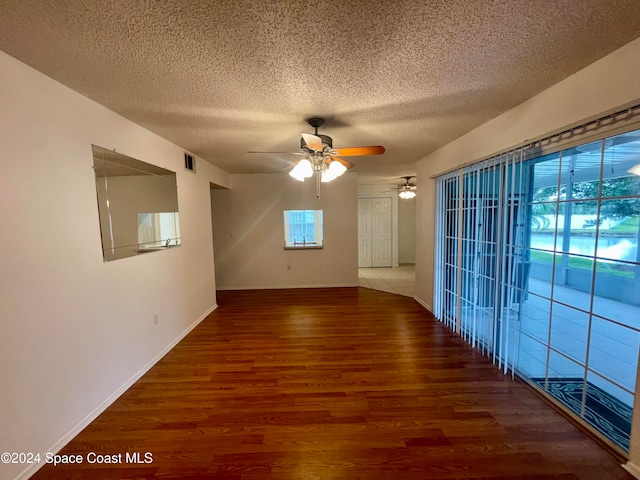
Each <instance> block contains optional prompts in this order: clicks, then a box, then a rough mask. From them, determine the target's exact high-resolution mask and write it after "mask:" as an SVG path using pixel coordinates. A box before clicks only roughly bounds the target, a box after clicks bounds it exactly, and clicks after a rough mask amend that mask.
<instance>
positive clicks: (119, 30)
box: [0, 0, 640, 183]
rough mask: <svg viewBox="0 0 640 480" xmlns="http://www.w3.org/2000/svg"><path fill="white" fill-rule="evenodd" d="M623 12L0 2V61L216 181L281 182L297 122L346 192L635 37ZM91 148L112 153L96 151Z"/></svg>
mask: <svg viewBox="0 0 640 480" xmlns="http://www.w3.org/2000/svg"><path fill="white" fill-rule="evenodd" d="M638 25H640V4H639V3H638V0H619V1H607V0H582V1H579V0H494V1H489V0H431V1H409V0H406V1H400V0H394V1H390V0H389V1H386V0H377V1H372V0H370V1H366V0H336V1H333V0H315V1H314V0H307V1H291V0H290V1H275V0H266V1H265V0H246V1H237V0H226V1H223V0H212V1H194V0H182V1H168V0H148V1H129V0H122V1H115V0H112V1H96V0H93V1H89V0H1V1H0V49H2V50H3V51H5V52H6V53H8V54H9V55H12V56H14V57H16V58H17V59H19V60H21V61H23V62H25V63H27V64H28V65H31V66H32V67H34V68H36V69H38V70H40V71H41V72H43V73H45V74H46V75H48V76H50V77H52V78H54V79H55V80H58V81H60V82H61V83H63V84H65V85H67V86H69V87H70V88H72V89H74V90H76V91H78V92H79V93H81V94H83V95H85V96H87V97H89V98H91V99H93V100H95V101H97V102H98V103H101V104H103V105H105V106H106V107H108V108H110V109H112V110H114V111H116V112H118V113H120V114H122V115H123V116H125V117H127V118H129V119H131V120H132V121H134V122H136V123H138V124H140V125H142V126H144V127H146V128H148V129H150V130H152V131H154V132H156V133H157V134H159V135H161V136H163V137H165V138H167V139H169V140H171V141H173V142H175V143H177V144H179V145H181V146H182V147H184V148H185V149H187V150H189V151H191V152H193V153H195V154H196V155H198V156H200V157H202V158H204V159H205V160H208V161H210V162H212V163H214V164H216V165H218V166H219V167H221V168H223V169H224V170H226V171H228V172H230V173H243V172H246V173H248V172H281V171H283V168H285V167H286V166H287V165H288V164H290V162H292V161H294V160H297V158H296V157H288V156H286V155H249V154H247V153H246V152H247V150H269V151H273V150H275V151H297V148H298V146H299V137H300V136H299V133H300V132H302V131H312V129H311V128H310V127H309V126H308V125H307V124H306V122H305V119H306V118H308V117H310V116H323V117H325V118H326V120H327V122H326V123H325V125H324V126H323V127H322V128H321V130H320V132H321V133H324V134H326V135H330V136H332V137H333V140H334V146H336V147H343V146H345V147H346V146H360V145H384V146H385V147H386V148H387V153H386V154H385V155H382V156H379V157H359V158H354V159H353V160H354V163H355V164H356V168H355V169H354V171H356V172H359V173H360V174H361V180H360V182H361V183H363V181H365V182H366V181H368V180H371V181H375V180H378V181H380V180H384V179H389V178H392V177H397V176H400V175H408V174H412V173H414V172H415V170H414V168H415V167H414V162H415V161H416V160H418V159H419V158H421V157H423V156H424V155H426V154H428V153H430V152H431V151H433V150H435V149H436V148H438V147H440V146H442V145H444V144H446V143H447V142H449V141H451V140H453V139H455V138H457V137H458V136H460V135H462V134H464V133H466V132H467V131H469V130H471V129H472V128H474V127H476V126H478V125H480V124H482V123H484V122H486V121H487V120H489V119H491V118H493V117H495V116H497V115H499V114H500V113H502V112H504V111H506V110H508V109H510V108H512V107H514V106H515V105H517V104H519V103H521V102H523V101H524V100H526V99H528V98H530V97H532V96H533V95H535V94H537V93H539V92H540V91H542V90H544V89H546V88H548V87H550V86H551V85H553V84H554V83H557V82H558V81H560V80H562V79H563V78H565V77H567V76H569V75H571V74H572V73H574V72H576V71H578V70H580V69H581V68H583V67H585V66H587V65H589V64H591V63H593V62H594V61H596V60H598V59H599V58H601V57H603V56H605V55H607V54H608V53H610V52H612V51H613V50H615V49H617V48H619V47H621V46H622V45H624V44H626V43H628V42H630V41H631V40H633V39H635V38H637V37H638V36H640V27H638ZM105 146H106V147H114V146H110V145H105Z"/></svg>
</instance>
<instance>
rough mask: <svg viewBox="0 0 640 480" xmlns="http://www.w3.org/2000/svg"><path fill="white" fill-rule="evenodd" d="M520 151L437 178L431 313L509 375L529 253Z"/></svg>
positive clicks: (524, 186)
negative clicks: (435, 235)
mask: <svg viewBox="0 0 640 480" xmlns="http://www.w3.org/2000/svg"><path fill="white" fill-rule="evenodd" d="M524 158H525V155H524V151H523V150H516V151H513V152H509V153H506V154H503V155H500V156H499V157H495V158H493V159H490V160H488V161H485V162H482V163H479V164H476V165H471V166H467V167H465V168H463V169H461V170H459V171H456V172H451V173H448V174H446V175H443V176H441V177H439V178H438V181H437V207H436V208H437V217H436V223H437V224H436V231H437V232H438V233H437V241H436V269H435V293H436V294H435V296H434V310H435V311H434V314H435V316H436V317H437V318H439V319H441V320H442V321H443V322H444V323H446V324H447V325H448V326H449V327H450V328H451V329H452V330H455V331H456V332H457V333H458V334H460V335H461V336H462V337H463V338H464V339H465V340H467V341H468V342H469V343H470V344H471V345H472V346H474V347H476V348H478V349H480V350H481V351H482V352H483V353H484V354H485V355H489V356H490V357H491V358H492V360H493V361H494V363H496V364H497V365H498V366H499V367H500V368H502V369H503V370H504V372H505V373H506V372H507V371H508V370H509V369H510V365H512V364H513V360H512V358H511V357H510V350H512V349H513V348H514V345H513V343H514V338H515V335H511V332H512V324H513V322H514V321H515V318H516V314H517V311H516V307H515V305H516V300H518V299H519V298H520V297H521V296H522V295H523V291H524V285H523V280H525V279H526V270H527V259H526V258H524V248H523V247H524V239H525V234H526V232H525V231H523V228H522V227H524V226H525V221H524V212H525V208H524V207H525V202H526V195H527V185H528V181H527V178H526V170H525V169H523V168H522V163H523V161H524Z"/></svg>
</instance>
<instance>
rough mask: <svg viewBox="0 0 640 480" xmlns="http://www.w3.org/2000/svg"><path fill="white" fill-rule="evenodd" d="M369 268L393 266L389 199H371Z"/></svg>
mask: <svg viewBox="0 0 640 480" xmlns="http://www.w3.org/2000/svg"><path fill="white" fill-rule="evenodd" d="M371 207H372V208H371V245H372V252H371V266H372V267H391V266H393V263H392V258H391V251H392V238H391V237H392V236H391V199H390V198H387V197H381V198H372V199H371Z"/></svg>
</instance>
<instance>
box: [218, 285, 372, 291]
mask: <svg viewBox="0 0 640 480" xmlns="http://www.w3.org/2000/svg"><path fill="white" fill-rule="evenodd" d="M358 286H359V285H358V284H357V283H344V284H342V283H340V284H337V285H336V284H331V285H246V286H244V287H219V288H218V290H221V291H225V290H285V289H290V288H351V287H358Z"/></svg>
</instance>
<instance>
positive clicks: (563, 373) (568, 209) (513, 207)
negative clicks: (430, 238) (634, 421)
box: [434, 126, 640, 452]
mask: <svg viewBox="0 0 640 480" xmlns="http://www.w3.org/2000/svg"><path fill="white" fill-rule="evenodd" d="M635 128H637V126H636V127H635ZM614 133H615V134H611V135H610V136H607V134H606V132H604V133H602V134H601V136H600V138H599V139H597V140H595V141H594V140H593V139H591V140H590V141H587V142H586V143H582V144H575V142H574V143H573V144H571V145H570V146H568V147H567V148H564V149H557V150H556V151H555V152H551V153H548V152H547V153H541V152H540V150H539V149H536V147H535V146H532V145H530V146H527V147H523V148H521V149H516V150H513V151H510V152H507V153H504V154H501V155H499V156H496V157H494V158H491V159H488V160H486V161H483V162H480V163H477V164H472V165H467V166H464V167H462V168H460V169H459V170H457V171H452V172H448V173H446V174H443V175H441V176H439V177H437V178H436V187H437V190H436V245H435V247H436V251H435V267H434V314H435V316H436V317H437V318H438V319H440V321H442V322H444V323H445V324H446V325H447V326H449V327H450V328H451V329H452V330H454V331H455V332H456V333H458V334H459V335H460V336H461V337H462V338H464V339H465V340H466V341H467V342H469V343H470V344H471V345H472V346H474V347H475V348H477V349H479V350H480V351H482V353H483V354H485V355H486V356H488V357H489V358H491V360H492V361H493V362H494V363H495V364H496V365H497V366H498V367H499V368H500V369H501V370H502V371H503V372H504V373H509V372H510V373H511V375H512V376H513V375H515V374H517V375H518V376H520V377H521V378H524V379H525V380H527V381H528V382H529V383H530V384H531V385H533V386H534V387H536V388H540V389H541V390H543V391H544V392H546V393H547V394H548V395H550V396H551V397H552V399H553V400H554V401H557V402H558V403H559V404H560V405H561V406H562V407H563V408H565V409H566V410H567V411H568V413H570V414H573V415H575V416H576V417H577V418H579V419H580V420H581V421H584V422H585V423H586V424H587V425H591V426H592V427H593V428H594V430H595V432H596V433H597V434H599V435H601V436H603V437H604V438H605V439H606V440H607V441H609V442H611V443H612V444H613V445H614V446H616V447H617V448H619V449H620V450H621V451H622V452H625V451H628V449H629V441H630V430H631V415H632V408H633V403H634V396H635V388H636V385H635V379H636V374H637V367H638V351H639V350H640V321H639V320H638V319H640V246H639V240H640V176H638V175H633V174H632V173H631V172H632V171H634V167H637V165H638V164H640V130H633V129H631V128H628V129H627V130H626V131H624V132H623V133H619V130H616V131H615V132H614Z"/></svg>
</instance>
